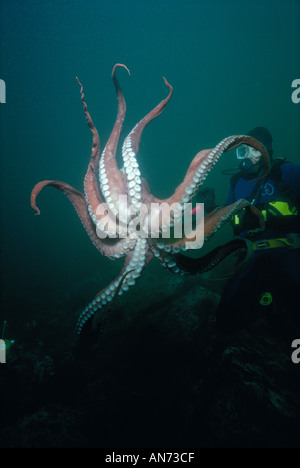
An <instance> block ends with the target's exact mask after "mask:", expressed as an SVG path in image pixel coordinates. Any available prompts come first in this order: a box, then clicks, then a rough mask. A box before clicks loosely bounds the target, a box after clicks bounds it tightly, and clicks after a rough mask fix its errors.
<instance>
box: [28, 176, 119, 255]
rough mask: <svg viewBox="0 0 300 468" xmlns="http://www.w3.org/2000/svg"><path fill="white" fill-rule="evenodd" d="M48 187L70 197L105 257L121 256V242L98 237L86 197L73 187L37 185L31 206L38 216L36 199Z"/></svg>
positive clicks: (52, 182)
mask: <svg viewBox="0 0 300 468" xmlns="http://www.w3.org/2000/svg"><path fill="white" fill-rule="evenodd" d="M47 186H48V187H54V188H56V189H58V190H59V191H60V192H62V193H64V194H65V195H66V196H67V197H68V199H69V200H70V202H71V203H72V205H73V206H74V208H75V210H76V212H77V215H78V216H79V218H80V220H81V222H82V224H83V227H84V228H85V230H86V232H87V234H88V235H89V237H90V239H91V241H92V242H93V244H94V245H95V247H96V248H97V249H98V250H99V251H100V252H101V253H102V254H103V255H106V256H107V257H110V258H115V257H116V255H117V254H118V255H119V256H121V254H120V249H121V247H122V243H120V240H119V239H100V238H99V237H98V235H97V232H96V226H95V224H94V223H93V221H92V219H91V216H90V214H89V211H88V206H87V203H86V200H85V197H84V195H83V194H82V193H81V192H79V190H76V189H75V188H73V187H72V186H71V185H68V184H66V183H65V182H59V181H56V180H44V181H42V182H39V183H38V184H36V185H35V187H34V188H33V190H32V193H31V206H32V208H33V209H34V210H36V214H37V215H39V214H40V210H39V208H38V207H37V205H36V198H37V196H38V194H39V193H40V192H41V190H42V189H43V188H44V187H47ZM122 242H125V240H124V239H122ZM122 254H123V255H125V253H124V252H122Z"/></svg>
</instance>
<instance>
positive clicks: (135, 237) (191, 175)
mask: <svg viewBox="0 0 300 468" xmlns="http://www.w3.org/2000/svg"><path fill="white" fill-rule="evenodd" d="M119 67H123V68H124V69H126V70H127V71H128V73H129V70H128V68H127V67H126V66H125V65H122V64H116V65H115V66H114V68H113V71H112V79H113V83H114V86H115V89H116V93H117V100H118V113H117V118H116V122H115V125H114V127H113V130H112V132H111V135H110V137H109V140H108V142H107V144H106V146H105V148H104V149H103V151H102V154H101V153H100V138H99V134H98V131H97V130H96V128H95V126H94V123H93V121H92V118H91V116H90V114H89V112H88V109H87V105H86V102H85V96H84V93H83V87H82V85H81V83H80V81H79V80H78V78H76V79H77V81H78V84H79V86H80V93H81V101H82V105H83V110H84V113H85V117H86V120H87V124H88V126H89V128H90V130H91V132H92V137H93V142H92V154H91V158H90V161H89V165H88V169H87V173H86V176H85V178H84V193H82V192H80V191H78V190H76V189H75V188H73V187H71V186H70V185H68V184H66V183H64V182H59V181H55V180H45V181H43V182H39V183H38V184H37V185H36V186H35V187H34V189H33V191H32V194H31V206H32V207H33V208H34V209H35V210H36V212H37V213H36V214H38V215H39V214H40V210H39V209H38V208H37V205H36V197H37V195H38V194H39V192H40V191H41V190H42V189H43V188H44V187H45V186H51V187H55V188H56V189H58V190H60V191H61V192H63V193H64V194H65V195H66V196H67V197H68V199H69V200H70V201H71V203H72V204H73V206H74V208H75V210H76V212H77V214H78V216H79V218H80V220H81V222H82V224H83V226H84V228H85V230H86V232H87V233H88V235H89V237H90V239H91V241H92V242H93V244H94V245H95V247H96V248H97V249H98V250H99V251H100V252H101V253H102V254H103V255H105V256H106V257H108V258H110V259H119V258H122V257H124V258H125V263H124V266H123V268H122V270H121V273H120V275H119V276H118V277H117V278H116V279H115V280H114V281H112V282H111V283H110V284H109V285H108V286H107V287H106V288H105V289H103V290H102V291H100V292H99V293H98V294H97V295H96V296H95V298H94V299H93V300H92V301H91V303H90V304H88V305H87V306H86V308H85V309H84V310H83V311H82V313H81V315H80V317H79V320H78V323H77V333H78V334H80V333H81V332H82V331H83V329H84V327H85V325H86V324H87V323H88V322H89V320H90V319H91V318H93V317H94V316H95V314H96V313H98V312H99V311H101V312H103V314H104V315H105V310H107V308H108V307H109V305H110V303H111V302H112V300H114V299H115V298H116V296H118V295H122V294H123V293H124V292H126V291H128V290H129V288H130V287H132V286H134V285H135V283H136V280H137V279H138V278H139V277H140V276H141V275H142V273H143V271H144V269H145V268H146V266H147V265H148V263H149V262H150V260H151V259H152V258H154V257H156V258H157V259H158V260H159V261H160V263H161V264H162V265H163V266H164V267H165V268H167V269H168V270H169V271H170V272H171V273H173V274H176V275H185V274H195V273H204V272H208V271H209V270H211V269H212V268H214V267H215V266H216V265H218V264H219V263H220V262H221V261H222V260H223V259H224V258H225V257H226V256H228V255H229V254H231V253H232V252H234V251H235V250H236V249H239V248H241V247H242V243H243V241H241V240H238V239H237V240H233V241H231V242H229V243H227V244H225V245H224V246H221V247H218V248H216V249H214V250H213V251H212V252H210V253H209V254H207V255H205V256H202V257H201V258H199V259H195V258H193V259H191V258H189V257H187V256H186V255H184V252H185V251H186V250H187V245H188V244H187V236H185V237H184V236H183V237H182V238H180V239H178V238H176V239H175V238H173V239H172V238H166V237H165V236H163V233H164V232H166V231H167V230H168V229H170V228H171V229H172V227H173V226H174V223H176V221H177V220H180V219H182V217H183V213H184V210H185V204H187V203H189V202H191V201H192V199H193V197H194V195H195V194H196V193H197V192H198V190H199V188H200V187H201V186H202V184H203V183H204V181H205V179H206V178H207V175H208V174H209V172H210V171H211V169H212V168H213V167H214V166H215V164H216V163H217V162H218V160H219V159H220V157H221V155H222V154H223V153H225V152H227V151H229V150H231V149H233V148H235V147H237V146H238V145H240V144H247V145H249V146H252V147H253V148H255V149H257V150H259V151H260V152H261V154H262V155H263V158H264V161H265V165H266V172H268V170H269V157H268V153H267V151H266V149H265V148H264V146H263V145H262V144H261V143H260V142H258V141H257V140H255V139H254V138H252V137H250V136H247V135H233V136H230V137H227V138H224V139H223V140H222V141H221V142H220V143H218V144H217V145H216V146H215V147H214V148H212V149H206V150H202V151H200V152H199V153H198V154H197V155H196V156H195V157H194V159H193V160H192V162H191V164H190V166H189V168H188V170H187V173H186V175H185V177H184V178H183V181H182V183H181V184H180V185H179V186H178V187H177V188H176V190H175V192H174V193H173V194H172V195H171V196H170V198H167V199H164V200H160V199H158V198H156V197H155V196H154V195H152V193H151V192H150V189H149V186H148V184H147V182H146V180H145V179H143V178H142V176H141V172H140V169H139V164H138V150H139V143H140V139H141V136H142V133H143V131H144V129H145V127H146V126H147V125H148V123H149V122H151V121H152V120H153V119H155V118H156V117H157V116H158V115H159V114H160V113H161V112H162V111H163V110H164V108H165V107H166V105H167V104H168V102H169V101H170V99H171V96H172V93H173V88H172V86H171V85H170V84H169V83H168V81H167V80H166V79H165V78H163V79H164V82H165V84H166V86H167V87H168V89H169V94H168V96H167V97H166V98H165V99H163V100H162V101H161V102H160V103H159V104H158V105H157V106H156V107H155V108H154V109H153V110H152V111H151V112H149V113H148V114H147V115H146V116H145V117H144V118H142V119H141V120H140V121H139V122H138V123H137V124H136V125H135V127H134V128H133V129H132V130H131V132H130V133H129V135H128V136H127V137H126V138H125V140H124V142H123V146H122V159H123V167H122V168H119V167H118V164H117V160H116V152H117V147H118V143H119V139H120V134H121V130H122V127H123V122H124V118H125V112H126V104H125V99H124V96H123V93H122V90H121V88H120V85H119V82H118V79H117V77H116V70H117V68H119ZM97 174H98V175H99V179H98V176H97ZM98 180H99V185H98ZM120 196H121V198H120ZM122 196H127V198H128V204H126V203H125V202H123V201H122ZM124 200H125V199H124ZM103 203H105V206H106V208H107V210H106V211H105V212H104V211H103V210H101V209H99V207H100V206H103ZM153 203H159V204H161V203H167V204H168V205H172V207H173V210H172V211H171V218H170V219H164V218H163V217H161V216H160V217H158V219H157V221H158V229H157V230H156V232H155V234H156V236H153V235H148V236H147V237H145V236H142V235H139V232H138V231H137V229H136V226H135V228H131V226H132V220H134V219H135V218H136V217H138V216H139V217H140V223H145V224H147V221H148V220H147V219H146V218H145V217H147V216H148V214H147V213H146V214H145V215H144V216H145V217H144V218H143V214H142V213H143V211H142V207H143V206H146V207H148V208H149V211H150V205H151V204H153ZM129 205H131V211H130V212H129V214H130V216H128V206H129ZM245 208H247V209H251V210H252V211H253V212H254V213H255V214H256V215H257V216H258V218H259V222H260V224H261V227H262V228H263V219H262V217H261V215H260V213H259V212H258V211H257V210H256V209H255V208H254V207H253V206H251V205H250V203H249V202H248V201H246V200H243V199H241V200H239V201H237V202H236V203H234V204H232V205H230V206H225V207H223V206H221V207H218V208H216V209H215V210H213V211H212V212H211V213H209V214H207V215H206V216H205V217H204V238H205V239H204V240H205V241H207V240H208V239H210V238H211V237H212V236H213V234H214V233H216V232H217V231H218V230H219V229H220V228H221V227H222V226H223V225H224V224H225V223H227V222H228V221H230V220H231V219H232V216H233V215H235V214H236V213H237V212H239V211H240V210H242V209H245ZM108 213H110V215H111V216H110V222H109V223H107V214H108ZM152 216H154V217H155V216H159V215H158V214H157V213H155V212H154V215H153V214H152ZM141 220H142V221H141ZM117 229H118V230H117ZM116 231H117V232H118V235H117V237H116V236H115V233H116ZM125 231H127V235H126V236H124V235H122V233H123V234H124V232H125ZM150 234H153V233H152V232H151V233H150ZM201 246H202V244H196V245H195V244H194V245H193V247H192V248H193V249H195V248H200V247H201Z"/></svg>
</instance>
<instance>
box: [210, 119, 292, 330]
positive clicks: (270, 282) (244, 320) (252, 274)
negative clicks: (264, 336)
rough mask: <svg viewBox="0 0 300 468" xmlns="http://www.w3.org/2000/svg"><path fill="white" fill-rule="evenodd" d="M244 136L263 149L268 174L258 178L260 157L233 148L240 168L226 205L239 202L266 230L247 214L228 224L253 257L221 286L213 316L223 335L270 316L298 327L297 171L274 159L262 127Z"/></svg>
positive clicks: (269, 138) (261, 164) (248, 150)
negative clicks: (267, 159) (281, 315)
mask: <svg viewBox="0 0 300 468" xmlns="http://www.w3.org/2000/svg"><path fill="white" fill-rule="evenodd" d="M248 135H249V136H252V137H253V138H255V139H257V140H258V141H260V142H261V143H262V144H263V145H264V146H265V148H266V149H267V151H268V153H269V156H270V160H271V170H270V172H269V174H268V175H267V176H266V177H264V178H262V176H263V174H264V172H265V168H264V161H263V158H262V155H261V154H260V152H258V151H257V150H255V149H253V148H251V147H249V146H247V145H240V146H239V147H237V148H236V156H237V159H238V161H239V162H240V167H239V171H238V173H236V174H235V175H234V176H233V177H232V179H231V188H230V193H229V196H228V199H227V203H226V204H227V205H229V204H231V203H234V202H235V201H237V200H239V199H240V198H244V199H246V200H248V201H249V202H250V203H251V204H252V205H254V206H255V207H256V208H258V209H259V210H260V211H261V213H262V214H263V216H264V219H265V223H266V224H265V230H262V229H261V228H259V225H258V220H257V217H256V216H254V215H253V213H252V212H251V210H244V211H242V212H241V213H239V214H238V215H236V216H234V218H233V221H232V223H233V229H234V234H235V236H238V237H239V238H241V239H248V240H249V241H250V242H251V243H252V246H253V255H252V257H251V260H250V261H249V263H248V264H247V265H246V266H245V267H244V269H242V270H241V271H240V272H239V273H238V274H237V275H235V276H234V277H233V278H232V279H231V280H229V282H228V283H227V285H226V289H225V292H224V294H223V297H222V299H221V302H220V305H219V308H218V310H217V324H218V327H219V330H220V331H225V332H232V331H238V330H240V329H241V328H244V327H246V326H247V325H250V324H251V323H253V322H254V321H255V320H257V319H258V318H260V317H261V316H262V315H264V312H271V311H273V312H275V313H278V312H281V313H282V312H283V313H287V314H288V315H289V316H290V318H291V320H292V322H293V323H294V324H295V325H298V326H299V325H300V314H299V306H298V304H299V289H300V223H299V209H300V165H299V164H295V163H291V162H287V161H286V160H285V159H274V158H273V145H272V143H273V139H272V135H271V133H270V132H269V131H268V130H267V129H266V128H265V127H256V128H254V129H253V130H251V131H250V132H249V133H248ZM257 179H259V180H257ZM211 200H212V201H211V205H213V199H211Z"/></svg>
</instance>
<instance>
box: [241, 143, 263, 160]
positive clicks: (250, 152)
mask: <svg viewBox="0 0 300 468" xmlns="http://www.w3.org/2000/svg"><path fill="white" fill-rule="evenodd" d="M236 156H237V158H238V159H240V160H243V159H247V158H249V159H254V160H258V159H259V158H260V157H261V156H262V154H261V152H260V151H258V150H256V149H255V148H252V147H251V146H248V145H240V146H238V147H237V149H236Z"/></svg>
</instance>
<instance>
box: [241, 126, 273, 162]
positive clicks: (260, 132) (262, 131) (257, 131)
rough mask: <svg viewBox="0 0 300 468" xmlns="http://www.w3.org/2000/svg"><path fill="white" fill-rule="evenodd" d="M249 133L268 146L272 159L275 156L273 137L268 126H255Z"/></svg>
mask: <svg viewBox="0 0 300 468" xmlns="http://www.w3.org/2000/svg"><path fill="white" fill-rule="evenodd" d="M247 135H249V136H251V137H253V138H255V139H256V140H258V141H260V143H262V144H263V145H264V147H265V148H266V150H267V151H268V153H269V156H270V158H271V160H272V158H273V153H274V151H273V138H272V135H271V133H270V132H269V130H268V129H267V128H266V127H255V128H253V129H252V130H250V131H249V132H248V133H247Z"/></svg>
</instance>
